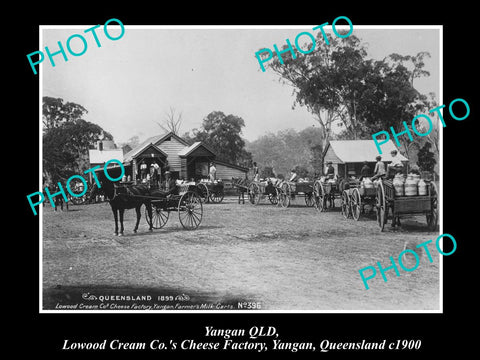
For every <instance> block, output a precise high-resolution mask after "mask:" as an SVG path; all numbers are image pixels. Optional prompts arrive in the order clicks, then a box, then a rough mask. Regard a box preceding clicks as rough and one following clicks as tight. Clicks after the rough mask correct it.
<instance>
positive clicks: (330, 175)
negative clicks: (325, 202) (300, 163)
mask: <svg viewBox="0 0 480 360" xmlns="http://www.w3.org/2000/svg"><path fill="white" fill-rule="evenodd" d="M326 176H327V179H333V178H334V177H335V168H334V167H333V165H332V162H331V161H329V162H327V172H326Z"/></svg>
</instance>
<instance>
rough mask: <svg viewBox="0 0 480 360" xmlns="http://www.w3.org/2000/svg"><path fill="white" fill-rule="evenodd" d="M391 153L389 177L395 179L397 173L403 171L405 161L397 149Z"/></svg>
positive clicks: (388, 169)
mask: <svg viewBox="0 0 480 360" xmlns="http://www.w3.org/2000/svg"><path fill="white" fill-rule="evenodd" d="M390 154H391V155H392V162H391V163H390V164H388V166H387V178H388V179H393V178H394V177H395V175H396V174H399V173H401V172H402V171H403V163H402V160H400V158H399V157H397V154H398V151H397V150H392V151H390Z"/></svg>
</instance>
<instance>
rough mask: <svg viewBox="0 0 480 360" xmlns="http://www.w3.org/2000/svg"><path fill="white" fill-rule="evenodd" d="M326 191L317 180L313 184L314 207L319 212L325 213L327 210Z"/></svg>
mask: <svg viewBox="0 0 480 360" xmlns="http://www.w3.org/2000/svg"><path fill="white" fill-rule="evenodd" d="M326 201H327V199H326V196H325V189H324V188H323V184H322V182H321V181H319V180H317V181H315V183H314V184H313V206H314V207H315V209H317V210H318V211H325V209H326V206H325V205H326Z"/></svg>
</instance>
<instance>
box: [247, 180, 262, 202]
mask: <svg viewBox="0 0 480 360" xmlns="http://www.w3.org/2000/svg"><path fill="white" fill-rule="evenodd" d="M248 199H249V200H250V203H251V204H253V205H257V204H258V202H259V201H260V190H259V188H258V185H257V184H255V183H252V184H250V186H249V187H248Z"/></svg>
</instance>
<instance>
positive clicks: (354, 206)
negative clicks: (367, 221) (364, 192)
mask: <svg viewBox="0 0 480 360" xmlns="http://www.w3.org/2000/svg"><path fill="white" fill-rule="evenodd" d="M350 210H351V213H352V217H353V219H354V220H355V221H358V219H360V212H361V211H362V197H361V196H360V191H358V189H357V188H355V189H353V190H352V196H351V197H350Z"/></svg>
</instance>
